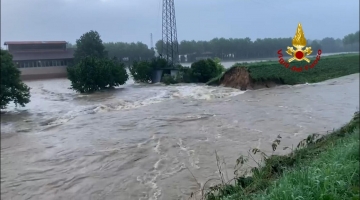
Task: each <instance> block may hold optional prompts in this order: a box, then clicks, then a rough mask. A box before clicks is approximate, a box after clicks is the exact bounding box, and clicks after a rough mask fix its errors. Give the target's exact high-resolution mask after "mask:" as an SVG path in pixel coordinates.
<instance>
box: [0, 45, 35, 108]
mask: <svg viewBox="0 0 360 200" xmlns="http://www.w3.org/2000/svg"><path fill="white" fill-rule="evenodd" d="M20 74H21V72H20V71H19V70H18V69H17V68H16V67H15V65H14V63H13V61H12V55H11V54H10V53H9V52H8V51H5V50H3V49H1V91H0V97H1V104H0V108H1V109H4V108H6V106H7V105H8V104H9V103H10V102H12V101H13V102H14V103H15V105H16V106H17V105H20V106H25V104H27V103H29V102H30V88H29V87H28V86H27V85H25V84H24V83H23V82H22V81H21V80H20Z"/></svg>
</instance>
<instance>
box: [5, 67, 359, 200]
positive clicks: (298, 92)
mask: <svg viewBox="0 0 360 200" xmlns="http://www.w3.org/2000/svg"><path fill="white" fill-rule="evenodd" d="M27 84H28V85H29V86H30V87H31V88H32V90H31V92H32V102H31V103H30V104H29V105H27V106H26V107H25V108H21V109H15V108H13V107H12V106H10V107H9V109H8V112H7V113H5V114H2V116H1V118H2V120H1V198H2V199H36V200H40V199H46V200H48V199H76V200H77V199H79V200H81V199H84V200H85V199H86V200H87V199H99V200H100V199H116V200H125V199H126V200H128V199H131V200H132V199H135V200H137V199H159V200H160V199H161V200H173V199H174V200H175V199H176V200H177V199H188V198H189V195H190V194H191V192H193V191H195V190H197V189H199V185H198V183H199V184H200V186H202V185H203V184H204V183H205V182H206V181H207V180H208V179H210V178H216V177H218V174H217V173H216V171H217V166H216V161H215V153H214V151H215V150H217V152H218V154H219V156H220V157H221V158H224V159H225V161H226V167H225V169H224V171H226V172H228V178H229V179H230V178H231V177H232V174H233V173H232V172H233V170H232V169H233V167H234V164H235V160H236V158H237V157H238V156H239V155H240V154H241V153H246V152H247V151H248V150H249V148H250V147H260V148H262V149H264V150H265V151H266V152H269V150H270V148H271V146H270V144H271V142H272V141H273V140H274V139H275V138H276V136H277V135H278V134H280V135H281V136H282V138H283V140H282V145H283V146H291V145H292V144H295V145H296V144H297V142H298V141H300V140H301V139H303V138H305V137H306V136H307V134H309V133H313V132H319V133H326V131H328V130H332V129H333V128H338V127H339V126H341V125H342V124H344V123H346V122H348V121H349V120H350V119H351V117H352V114H353V113H354V111H355V110H356V109H357V108H358V106H359V74H355V75H351V76H346V77H342V78H339V79H334V80H329V81H326V82H322V83H317V84H305V85H297V86H280V87H276V88H271V89H263V90H257V91H246V92H241V91H239V90H235V89H231V88H222V87H207V86H202V85H191V84H190V85H176V86H163V85H152V86H145V85H137V84H133V83H132V82H129V83H128V84H127V85H125V86H124V87H122V88H119V89H116V90H114V91H107V92H99V93H96V94H92V95H80V94H76V93H74V92H72V91H71V90H69V89H67V88H68V87H69V82H68V81H67V80H62V79H59V80H48V81H32V82H27ZM281 149H282V148H281ZM279 153H284V152H281V151H280V152H279ZM190 171H191V172H192V173H193V175H194V176H195V178H196V179H197V181H195V179H194V177H193V176H192V175H191V173H190ZM197 182H198V183H197Z"/></svg>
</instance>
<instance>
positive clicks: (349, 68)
mask: <svg viewBox="0 0 360 200" xmlns="http://www.w3.org/2000/svg"><path fill="white" fill-rule="evenodd" d="M314 59H315V58H311V62H310V63H307V62H305V61H301V62H296V61H295V62H294V61H293V62H291V65H290V66H291V67H292V66H296V67H304V66H305V65H310V64H311V63H312V62H314ZM359 59H360V57H359V54H343V55H334V56H326V57H321V59H320V60H319V62H318V63H317V65H316V66H315V67H314V68H310V69H308V70H303V71H302V72H294V71H292V70H291V69H290V68H291V67H289V68H285V67H284V66H283V65H281V64H279V63H278V61H269V62H257V63H249V64H246V63H245V64H244V63H242V64H235V65H234V66H232V68H233V67H242V66H243V67H246V68H247V70H248V72H249V73H250V76H251V78H252V80H253V81H254V82H264V81H273V82H275V83H278V84H288V85H294V84H302V83H315V82H320V81H324V80H328V79H332V78H337V77H341V76H346V75H350V74H354V73H359ZM230 69H231V68H230ZM230 69H228V71H229V70H230ZM225 73H226V72H225ZM221 78H222V75H221V76H219V77H216V78H214V79H212V80H210V81H209V82H208V83H207V84H208V85H219V84H220V80H221Z"/></svg>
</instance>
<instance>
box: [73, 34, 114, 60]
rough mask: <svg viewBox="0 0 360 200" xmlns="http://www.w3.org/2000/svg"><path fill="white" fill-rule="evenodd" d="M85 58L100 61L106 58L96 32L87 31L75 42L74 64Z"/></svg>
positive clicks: (103, 47)
mask: <svg viewBox="0 0 360 200" xmlns="http://www.w3.org/2000/svg"><path fill="white" fill-rule="evenodd" d="M87 56H90V57H95V58H100V59H102V58H106V57H107V52H106V51H105V46H104V45H103V43H102V40H101V38H100V35H99V33H98V32H97V31H89V32H87V33H85V34H83V35H82V36H81V37H80V39H77V40H76V50H75V52H74V61H75V64H76V63H78V62H80V61H81V59H83V58H85V57H87Z"/></svg>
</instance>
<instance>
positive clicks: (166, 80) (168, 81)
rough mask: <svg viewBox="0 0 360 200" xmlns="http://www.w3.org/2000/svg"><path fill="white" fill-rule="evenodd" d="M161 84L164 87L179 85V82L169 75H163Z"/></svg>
mask: <svg viewBox="0 0 360 200" xmlns="http://www.w3.org/2000/svg"><path fill="white" fill-rule="evenodd" d="M162 82H163V83H165V84H166V85H170V84H175V83H179V82H178V81H177V80H176V78H174V77H173V76H171V75H170V74H164V76H163V77H162Z"/></svg>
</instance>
